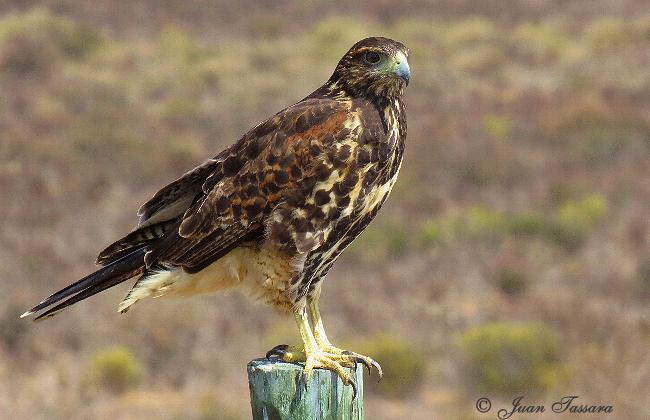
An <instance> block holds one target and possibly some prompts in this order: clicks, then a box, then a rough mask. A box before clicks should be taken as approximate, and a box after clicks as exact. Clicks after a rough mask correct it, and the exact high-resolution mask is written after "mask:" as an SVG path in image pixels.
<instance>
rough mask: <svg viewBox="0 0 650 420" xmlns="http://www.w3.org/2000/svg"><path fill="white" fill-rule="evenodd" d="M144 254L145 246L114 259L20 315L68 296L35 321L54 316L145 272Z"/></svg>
mask: <svg viewBox="0 0 650 420" xmlns="http://www.w3.org/2000/svg"><path fill="white" fill-rule="evenodd" d="M144 254H145V247H144V246H142V247H140V248H138V249H135V250H134V251H132V252H130V253H129V254H127V255H125V256H123V257H121V258H120V259H118V260H115V261H113V262H112V263H110V264H108V265H106V266H105V267H102V268H100V269H99V270H97V271H95V272H94V273H92V274H89V275H88V276H86V277H84V278H82V279H81V280H79V281H77V282H75V283H73V284H71V285H69V286H67V287H65V288H63V289H61V290H59V291H58V292H56V293H54V294H53V295H51V296H49V297H47V298H46V299H44V300H43V301H42V302H41V303H39V304H38V305H36V306H34V307H33V308H32V309H30V310H29V311H27V312H25V313H24V314H22V315H21V316H20V317H21V318H24V317H27V316H29V315H31V314H33V313H35V312H38V311H41V310H43V309H45V308H47V307H49V306H52V305H54V304H55V303H58V302H61V301H62V300H63V299H66V298H67V299H66V300H64V301H63V302H61V303H59V304H58V305H56V306H55V307H53V308H50V309H48V310H47V311H45V312H43V313H42V314H40V315H39V316H37V317H36V318H35V319H34V321H38V320H40V319H44V318H49V317H52V316H54V315H56V314H57V313H59V312H60V311H62V310H63V309H65V308H67V307H68V306H70V305H73V304H75V303H77V302H79V301H82V300H84V299H86V298H88V297H90V296H92V295H94V294H97V293H99V292H101V291H104V290H106V289H108V288H110V287H113V286H115V285H116V284H119V283H122V282H123V281H126V280H128V279H130V278H132V277H134V276H137V275H139V274H142V273H143V272H144Z"/></svg>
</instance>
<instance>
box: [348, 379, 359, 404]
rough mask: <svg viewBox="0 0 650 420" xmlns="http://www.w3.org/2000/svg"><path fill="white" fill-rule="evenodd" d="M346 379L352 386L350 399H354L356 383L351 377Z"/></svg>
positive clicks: (355, 397) (355, 396)
mask: <svg viewBox="0 0 650 420" xmlns="http://www.w3.org/2000/svg"><path fill="white" fill-rule="evenodd" d="M347 381H348V384H349V385H351V386H352V401H354V400H356V399H357V383H356V382H354V379H352V378H347Z"/></svg>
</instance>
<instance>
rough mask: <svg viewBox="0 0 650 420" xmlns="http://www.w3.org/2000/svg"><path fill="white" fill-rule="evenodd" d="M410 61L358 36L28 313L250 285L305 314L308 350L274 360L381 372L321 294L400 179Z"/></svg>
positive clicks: (395, 46) (286, 350)
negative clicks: (311, 87) (104, 298)
mask: <svg viewBox="0 0 650 420" xmlns="http://www.w3.org/2000/svg"><path fill="white" fill-rule="evenodd" d="M408 57H409V50H408V49H407V48H406V47H405V46H404V45H403V44H402V43H400V42H397V41H394V40H391V39H387V38H381V37H372V38H366V39H363V40H361V41H359V42H357V43H356V44H355V45H354V46H352V48H351V49H350V50H349V51H348V52H347V53H346V54H345V55H344V56H343V58H342V59H341V60H340V61H339V63H338V65H337V66H336V69H335V70H334V73H333V74H332V76H331V77H330V78H329V80H328V81H327V82H326V83H325V84H324V85H323V86H321V87H320V88H318V89H317V90H315V91H314V92H313V93H312V94H310V95H309V96H307V97H306V98H305V99H303V100H301V101H300V102H298V103H296V104H294V105H292V106H290V107H288V108H286V109H284V110H282V111H280V112H278V113H277V114H275V115H274V116H272V117H271V118H269V119H267V120H266V121H264V122H262V123H260V124H258V125H257V126H255V127H254V128H252V129H251V130H250V131H248V132H247V133H246V134H244V135H243V137H241V139H240V140H239V141H237V142H236V143H235V144H234V145H233V146H231V147H230V148H228V149H226V150H224V151H223V152H221V153H219V154H218V155H217V156H216V157H215V158H213V159H210V160H208V161H206V162H204V163H203V164H201V165H199V166H198V167H196V168H194V169H193V170H191V171H189V172H187V173H186V174H185V175H183V176H182V177H181V178H179V179H177V180H176V181H174V182H172V183H171V184H169V185H167V186H166V187H164V188H163V189H161V190H160V191H158V192H157V193H156V194H155V195H154V196H153V197H152V198H151V199H150V200H149V201H147V202H146V203H145V204H144V205H143V206H142V207H141V208H140V210H139V211H138V216H139V222H138V225H137V227H136V228H135V230H133V231H132V232H131V233H129V234H128V235H126V236H125V237H123V238H122V239H120V240H118V241H116V242H115V243H113V244H111V245H110V246H108V247H107V248H106V249H104V250H103V251H102V252H101V253H100V254H99V256H98V257H97V263H98V264H99V265H101V266H102V267H101V268H100V269H99V270H97V271H95V272H94V273H92V274H90V275H88V276H86V277H84V278H82V279H81V280H79V281H77V282H76V283H73V284H71V285H69V286H67V287H66V288H64V289H62V290H60V291H58V292H56V293H54V294H52V295H51V296H49V297H48V298H46V299H45V300H43V301H42V302H40V303H39V304H38V305H36V306H35V307H34V308H32V309H30V310H29V311H27V312H25V313H24V314H23V315H22V316H23V317H26V316H29V315H31V314H34V313H36V312H40V311H42V310H45V311H44V312H42V313H41V314H40V315H38V316H37V317H36V318H35V319H43V318H46V317H50V316H53V315H54V314H56V313H58V312H59V311H61V310H62V309H64V308H67V307H68V306H70V305H72V304H74V303H77V302H79V301H81V300H83V299H86V298H87V297H90V296H92V295H94V294H96V293H99V292H101V291H103V290H106V289H108V288H109V287H113V286H115V285H117V284H119V283H122V282H124V281H126V280H129V279H131V278H136V277H137V280H136V282H135V285H134V286H133V288H132V289H131V290H130V291H129V292H128V294H127V295H126V297H125V298H124V299H123V300H122V302H121V303H120V304H119V307H118V310H119V311H120V312H126V311H127V310H128V309H129V308H131V307H132V306H133V305H134V304H135V303H136V302H138V301H139V300H140V299H143V298H146V297H156V296H188V295H193V294H197V293H206V292H214V291H218V290H224V289H228V288H233V287H241V288H243V289H246V290H247V291H248V292H250V294H252V295H253V296H255V297H256V298H258V299H260V300H262V301H263V302H265V303H268V304H270V305H271V306H273V307H274V308H277V309H279V310H280V311H283V312H287V313H292V314H293V315H294V317H295V319H296V322H297V324H298V328H299V330H300V334H301V337H302V341H303V346H302V347H301V348H294V347H289V346H287V345H281V346H277V347H275V348H274V349H272V350H271V351H269V353H267V357H272V356H274V357H278V358H280V359H282V360H285V361H289V362H297V361H300V362H304V363H305V366H304V373H305V375H306V376H308V375H309V373H310V372H311V371H312V369H314V368H325V369H329V370H331V371H334V372H335V373H336V374H338V375H339V376H340V377H341V379H342V381H343V382H344V383H345V384H346V385H347V384H351V385H352V386H353V387H354V388H355V390H356V387H355V385H354V382H353V380H352V378H351V377H350V375H348V373H347V372H346V370H345V369H343V367H344V366H354V365H355V364H356V363H363V364H364V365H366V367H367V368H368V370H371V366H374V367H375V368H376V369H377V370H378V372H379V374H380V375H381V368H380V366H379V364H377V363H376V362H375V361H374V360H372V359H371V358H370V357H367V356H363V355H359V354H356V353H353V352H349V351H345V350H341V349H339V348H337V347H335V346H334V345H332V344H331V342H330V341H329V339H328V338H327V335H326V333H325V330H324V327H323V323H322V320H321V316H320V311H319V306H318V301H319V296H320V293H321V285H322V280H323V278H324V277H325V275H326V274H327V272H328V271H329V269H330V268H331V267H332V264H333V263H334V261H335V260H336V258H337V257H338V256H339V255H340V254H341V252H342V251H343V250H344V249H345V248H346V247H347V246H348V245H349V244H350V243H351V242H352V241H353V240H354V239H355V238H356V237H357V236H358V235H359V234H360V233H361V232H362V231H363V230H364V229H365V228H366V226H368V224H369V223H370V221H371V220H372V219H373V218H374V217H375V215H376V214H377V212H378V211H379V209H380V208H381V206H382V204H383V203H384V201H385V200H386V198H387V196H388V194H389V193H390V191H391V189H392V188H393V185H394V184H395V180H396V178H397V174H398V172H399V169H400V166H401V163H402V155H403V152H404V141H405V139H406V114H405V109H404V104H403V102H402V99H401V96H402V93H403V90H404V88H405V87H406V86H407V85H408V82H409V79H410V68H409V63H408Z"/></svg>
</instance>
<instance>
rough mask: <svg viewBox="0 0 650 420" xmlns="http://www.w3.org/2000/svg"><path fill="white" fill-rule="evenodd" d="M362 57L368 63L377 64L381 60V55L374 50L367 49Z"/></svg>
mask: <svg viewBox="0 0 650 420" xmlns="http://www.w3.org/2000/svg"><path fill="white" fill-rule="evenodd" d="M363 58H364V60H366V62H368V63H370V64H377V63H379V62H380V61H381V55H380V54H379V53H378V52H376V51H368V52H367V53H366V55H364V56H363Z"/></svg>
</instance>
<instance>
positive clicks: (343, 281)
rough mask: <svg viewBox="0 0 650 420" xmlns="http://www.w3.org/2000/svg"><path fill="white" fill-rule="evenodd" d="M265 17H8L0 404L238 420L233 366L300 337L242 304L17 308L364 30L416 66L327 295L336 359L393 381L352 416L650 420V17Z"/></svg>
mask: <svg viewBox="0 0 650 420" xmlns="http://www.w3.org/2000/svg"><path fill="white" fill-rule="evenodd" d="M263 3H264V4H262V5H259V4H258V3H257V2H251V1H247V2H243V3H242V2H224V1H207V0H205V1H203V0H202V1H198V2H189V3H185V2H179V1H168V2H157V1H152V0H147V1H142V2H113V1H109V0H102V1H99V2H82V1H79V0H64V1H58V0H57V1H47V0H44V1H41V2H38V1H17V0H16V1H11V0H10V1H6V2H3V3H2V4H1V5H0V12H2V16H0V92H1V94H0V214H1V215H2V219H3V221H2V227H1V229H0V292H1V293H0V303H1V305H0V308H1V309H0V395H2V397H1V398H0V413H3V414H4V413H11V414H12V415H13V417H14V418H194V419H208V418H226V417H227V418H247V417H248V416H249V414H248V413H249V407H248V389H247V384H246V378H245V365H246V362H247V361H248V360H250V359H252V358H254V357H259V356H260V355H262V354H263V353H264V352H265V351H266V350H267V349H268V348H270V347H272V346H274V345H276V344H279V342H292V341H296V340H297V338H296V337H295V336H294V334H295V332H294V330H295V328H294V326H293V324H292V323H293V321H292V320H291V319H288V318H286V319H285V318H283V317H280V316H277V315H275V314H273V313H272V312H271V311H270V310H269V309H268V308H265V307H263V306H260V305H253V304H251V303H250V302H249V301H248V300H247V299H245V298H242V297H241V296H239V295H238V294H230V295H225V296H206V297H201V298H197V299H193V300H178V301H174V300H160V301H149V302H143V303H142V304H141V305H138V307H136V308H134V309H133V310H132V311H130V312H129V313H128V314H126V315H119V314H117V313H116V305H117V303H118V301H119V299H120V298H121V297H122V294H123V293H125V291H126V288H124V287H122V288H117V289H119V290H112V291H109V292H107V293H105V294H104V295H103V296H102V297H98V298H94V299H92V300H90V301H88V302H84V303H82V304H79V305H77V306H75V307H74V308H72V309H70V310H69V311H66V312H65V313H63V314H61V315H59V316H58V317H57V318H55V319H53V320H50V321H46V322H43V323H39V324H34V325H30V324H28V323H25V322H24V320H22V321H21V320H18V319H17V316H18V315H19V314H20V313H22V311H23V310H24V309H25V308H27V307H28V306H30V305H31V304H33V303H34V302H36V301H38V300H39V299H40V298H42V297H44V295H46V294H47V293H49V292H52V291H54V290H55V289H58V288H60V287H62V286H64V285H66V284H68V283H69V282H71V281H73V280H75V279H77V278H79V277H80V276H82V275H83V274H85V273H86V272H88V271H90V270H92V269H93V266H92V261H93V260H94V257H95V254H96V253H97V252H98V251H99V250H100V249H102V248H103V247H104V246H105V245H106V244H108V243H110V242H111V241H112V240H114V239H115V238H117V237H119V236H120V235H122V234H124V233H125V232H127V231H128V230H130V228H131V227H132V226H133V224H134V222H135V217H134V216H135V211H136V209H137V208H138V206H139V205H140V204H141V203H142V202H144V201H145V200H146V199H147V198H148V197H149V196H150V195H151V194H152V193H154V192H155V191H156V190H157V188H159V187H161V186H162V185H163V184H165V183H166V182H168V181H170V180H172V179H173V178H175V177H177V176H178V175H180V174H182V173H183V172H184V171H186V170H188V169H190V168H191V167H192V166H193V165H195V164H198V163H200V162H201V161H202V160H203V159H205V158H207V157H209V156H213V155H215V154H216V153H217V152H219V151H220V150H221V149H222V148H223V147H225V146H226V145H228V144H230V143H232V142H233V141H235V140H236V139H237V137H238V136H240V135H241V134H242V133H243V132H244V131H245V130H247V129H248V128H250V127H251V126H252V125H254V124H255V123H257V122H259V121H260V120H261V119H262V118H264V117H266V116H268V115H271V114H272V113H274V112H275V111H277V110H279V109H280V108H282V107H284V106H286V105H288V104H290V103H293V102H295V101H297V100H299V99H301V98H302V97H303V96H305V95H307V94H308V93H309V92H310V91H311V90H312V89H314V88H316V87H317V86H319V85H320V84H321V83H322V82H323V81H324V80H325V79H326V78H327V77H328V76H329V74H330V72H331V71H332V69H333V67H334V65H335V63H336V60H337V59H338V58H339V57H340V56H341V54H342V53H343V52H345V51H346V49H347V48H348V47H349V46H350V45H351V44H352V43H353V42H354V41H356V40H358V39H359V38H361V37H363V36H366V35H377V34H381V35H384V36H390V37H393V38H396V39H399V40H401V41H403V42H404V43H405V44H406V45H408V46H409V47H410V48H411V49H412V51H413V53H412V63H411V67H412V69H413V80H412V84H411V86H409V88H408V92H407V94H406V98H405V100H406V103H407V107H408V116H409V136H408V145H407V146H408V147H407V152H406V157H405V163H404V166H403V168H402V173H401V176H400V180H399V181H398V183H397V186H396V189H395V191H394V193H393V195H392V197H391V198H390V199H389V201H388V204H387V206H386V207H385V209H384V210H382V213H381V214H380V216H379V218H378V220H377V221H376V222H375V223H374V224H373V225H371V227H370V228H369V230H368V231H367V232H366V233H364V234H363V236H362V237H361V238H360V239H359V240H358V241H357V242H356V243H355V244H353V246H351V247H350V249H349V251H348V252H347V253H345V254H344V256H343V257H342V258H341V260H340V262H339V264H338V265H337V266H336V267H335V269H334V270H333V271H332V272H331V273H330V275H329V276H328V279H327V280H326V282H325V287H324V289H323V290H324V292H323V308H324V317H325V322H326V323H327V324H328V328H329V330H330V335H331V337H333V338H334V341H335V344H337V343H340V344H354V343H357V344H358V345H359V346H360V347H363V346H367V347H368V349H369V350H367V351H370V352H371V353H374V354H372V355H374V356H377V357H378V358H379V361H380V362H383V363H385V365H386V367H387V368H388V367H390V369H387V373H388V372H395V373H394V374H391V376H392V377H387V378H386V380H387V384H386V385H385V386H384V387H383V388H382V387H369V390H368V392H369V396H368V398H367V402H366V412H367V415H368V418H372V419H376V418H401V417H402V416H403V415H405V414H407V413H408V415H409V418H422V419H428V418H431V416H435V417H436V418H445V419H447V418H459V419H460V418H468V416H469V417H473V416H476V415H477V413H476V411H475V408H474V403H475V400H476V399H477V398H478V397H480V396H483V395H488V396H490V397H494V398H495V402H494V404H495V405H496V404H499V403H498V401H504V402H507V401H511V400H512V398H514V397H515V396H516V395H513V394H512V392H524V393H525V394H526V395H530V398H527V400H531V399H533V398H535V399H536V401H540V402H541V401H544V402H547V403H550V402H552V401H554V400H555V399H557V398H559V397H561V396H564V395H579V396H580V400H581V401H583V402H590V403H599V404H604V403H608V404H613V405H614V406H615V413H616V416H617V418H619V417H620V418H630V419H636V418H639V419H640V418H647V417H648V416H650V411H649V410H650V353H649V352H648V348H650V312H649V308H650V305H649V299H650V216H649V209H650V72H649V71H648V68H650V8H649V7H648V4H647V2H643V1H639V0H625V1H619V2H611V1H605V0H602V1H597V2H594V3H593V4H591V5H590V6H588V7H586V6H585V3H584V2H581V1H577V0H576V1H574V0H571V1H565V2H530V1H514V2H503V1H496V0H494V1H492V0H490V1H470V0H466V1H460V2H459V1H451V0H443V1H439V2H429V1H419V2H411V3H409V6H406V4H407V3H403V2H387V1H382V2H355V3H354V4H355V5H354V6H352V5H350V2H341V1H339V2H325V1H316V2H307V3H305V4H304V5H303V4H302V3H293V2H288V1H282V2H263ZM506 3H507V4H508V6H507V7H504V6H503V5H504V4H506ZM400 341H401V342H403V343H405V344H404V345H400V344H399V342H400ZM364 343H365V344H364ZM116 346H118V347H116ZM542 347H543V348H542ZM359 350H361V348H359ZM364 350H365V349H364ZM396 351H406V352H412V354H413V358H411V359H408V358H407V359H405V358H404V357H403V354H400V355H399V357H398V356H392V355H394V354H395V352H396ZM382 358H388V360H383V359H382ZM400 374H406V375H408V378H404V379H402V380H400V379H397V380H396V377H397V376H398V375H400ZM500 374H503V376H499V375H500ZM505 378H510V379H505ZM504 380H505V382H504ZM400 381H402V384H403V386H404V390H407V392H402V391H403V390H401V389H400V387H399V385H400ZM526 384H528V385H529V387H527V385H526ZM527 418H534V417H533V416H532V415H531V416H529V417H527ZM549 418H550V417H549Z"/></svg>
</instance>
